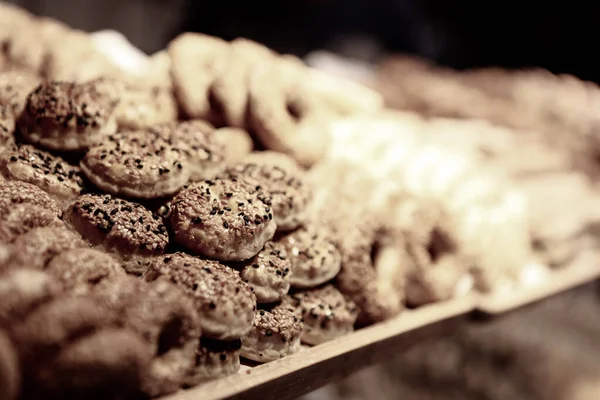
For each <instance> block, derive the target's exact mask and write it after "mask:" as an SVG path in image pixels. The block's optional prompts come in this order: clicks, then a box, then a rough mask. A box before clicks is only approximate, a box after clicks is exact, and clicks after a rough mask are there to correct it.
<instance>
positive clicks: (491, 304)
mask: <svg viewBox="0 0 600 400" xmlns="http://www.w3.org/2000/svg"><path fill="white" fill-rule="evenodd" d="M599 278H600V262H598V253H592V252H590V253H584V254H582V255H581V256H580V257H578V258H577V259H576V260H575V261H574V262H573V263H572V264H571V265H569V266H565V267H564V268H563V269H558V270H555V271H553V272H552V273H551V275H550V277H549V278H548V280H547V281H545V282H543V283H540V284H539V285H535V286H532V287H525V288H521V289H516V290H514V291H512V292H507V293H502V294H500V295H482V296H481V297H480V299H479V301H478V303H477V307H476V308H477V311H479V312H481V313H484V314H488V315H490V316H493V315H499V314H503V313H505V312H508V311H512V310H514V309H517V308H519V307H523V306H526V305H528V304H531V303H534V302H537V301H540V300H543V299H544V298H546V297H549V296H553V295H555V294H558V293H561V292H564V291H567V290H569V289H573V288H575V287H577V286H581V285H583V284H586V283H589V282H592V281H594V280H596V279H599Z"/></svg>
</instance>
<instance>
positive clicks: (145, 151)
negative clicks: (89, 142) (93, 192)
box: [80, 131, 190, 199]
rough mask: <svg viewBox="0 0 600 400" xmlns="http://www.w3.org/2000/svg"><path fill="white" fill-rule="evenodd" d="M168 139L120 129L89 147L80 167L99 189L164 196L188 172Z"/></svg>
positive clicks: (143, 196) (180, 184) (147, 196)
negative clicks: (118, 131) (120, 130)
mask: <svg viewBox="0 0 600 400" xmlns="http://www.w3.org/2000/svg"><path fill="white" fill-rule="evenodd" d="M182 158H183V157H182V156H181V152H180V151H179V150H178V149H177V148H176V147H175V146H174V145H173V144H171V143H170V142H169V141H166V140H163V139H161V138H159V137H157V136H156V135H151V134H148V132H146V131H135V132H120V133H117V134H114V135H109V136H107V137H106V140H104V141H103V142H102V143H98V144H96V145H95V146H92V147H91V148H90V150H89V151H88V152H87V154H86V155H85V157H84V158H83V159H82V160H81V163H80V166H81V170H82V171H83V172H84V174H85V175H86V177H87V178H88V179H89V180H90V181H91V182H92V183H93V184H94V185H96V186H97V187H99V188H100V189H102V190H104V191H106V192H108V193H111V194H114V195H123V196H126V197H132V198H138V199H152V198H157V197H165V196H169V195H172V194H173V193H176V192H177V191H179V189H181V187H183V185H185V184H186V183H187V181H188V180H189V178H190V171H189V168H188V166H187V163H186V162H185V160H183V159H182Z"/></svg>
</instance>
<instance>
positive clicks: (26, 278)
mask: <svg viewBox="0 0 600 400" xmlns="http://www.w3.org/2000/svg"><path fill="white" fill-rule="evenodd" d="M61 289H62V288H61V285H60V284H59V283H58V282H57V281H56V279H54V278H53V277H52V276H50V275H48V274H46V273H44V272H42V271H36V270H31V269H14V270H10V271H8V272H6V273H4V274H2V275H1V276H0V297H1V298H2V302H1V303H0V326H1V327H3V328H5V329H6V327H9V326H10V325H12V324H15V323H17V322H18V321H20V320H22V319H23V318H25V317H26V316H27V315H28V314H29V313H30V312H32V311H33V310H35V309H36V308H37V307H39V306H40V305H42V304H45V303H47V302H49V301H50V300H52V299H54V298H55V297H57V296H58V295H59V294H60V293H61Z"/></svg>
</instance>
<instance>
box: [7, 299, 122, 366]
mask: <svg viewBox="0 0 600 400" xmlns="http://www.w3.org/2000/svg"><path fill="white" fill-rule="evenodd" d="M115 323H116V315H115V314H114V313H113V312H112V311H111V310H108V309H106V308H103V307H102V306H101V304H100V303H99V302H97V301H95V300H94V299H92V298H89V297H81V296H78V297H71V296H62V297H58V298H56V299H54V300H52V301H50V302H48V303H45V304H42V305H41V306H39V307H37V308H36V309H35V310H33V311H32V312H31V313H30V314H29V315H28V316H27V317H26V318H25V319H24V320H23V321H22V322H19V323H17V324H14V325H13V326H12V327H11V337H12V338H13V341H14V343H15V346H16V347H17V348H18V349H19V354H20V355H21V359H22V360H23V367H24V368H26V369H30V368H31V369H33V368H35V365H36V364H37V363H36V362H35V360H42V359H44V358H46V357H51V356H52V355H53V354H56V352H57V351H59V350H60V349H61V348H64V347H65V346H67V345H68V344H69V343H70V342H72V341H74V340H76V339H77V338H80V337H83V336H85V335H87V334H89V333H91V332H93V331H95V330H97V329H100V328H104V327H109V326H112V325H114V324H115Z"/></svg>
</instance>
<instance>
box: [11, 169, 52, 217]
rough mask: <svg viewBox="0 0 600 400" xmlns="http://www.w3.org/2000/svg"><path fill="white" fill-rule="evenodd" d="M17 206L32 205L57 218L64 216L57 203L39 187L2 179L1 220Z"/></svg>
mask: <svg viewBox="0 0 600 400" xmlns="http://www.w3.org/2000/svg"><path fill="white" fill-rule="evenodd" d="M17 204H32V205H35V206H39V207H41V208H44V209H46V210H48V211H50V212H52V213H53V214H54V215H56V216H57V217H60V216H62V211H61V210H60V208H59V207H58V205H57V204H56V201H55V200H53V199H52V198H51V197H50V196H49V195H48V194H47V193H46V192H44V191H43V190H42V189H40V188H38V187H37V186H34V185H32V184H30V183H26V182H21V181H6V180H1V179H0V218H4V217H6V216H7V215H8V213H9V212H10V210H11V209H12V208H13V207H14V206H16V205H17Z"/></svg>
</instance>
